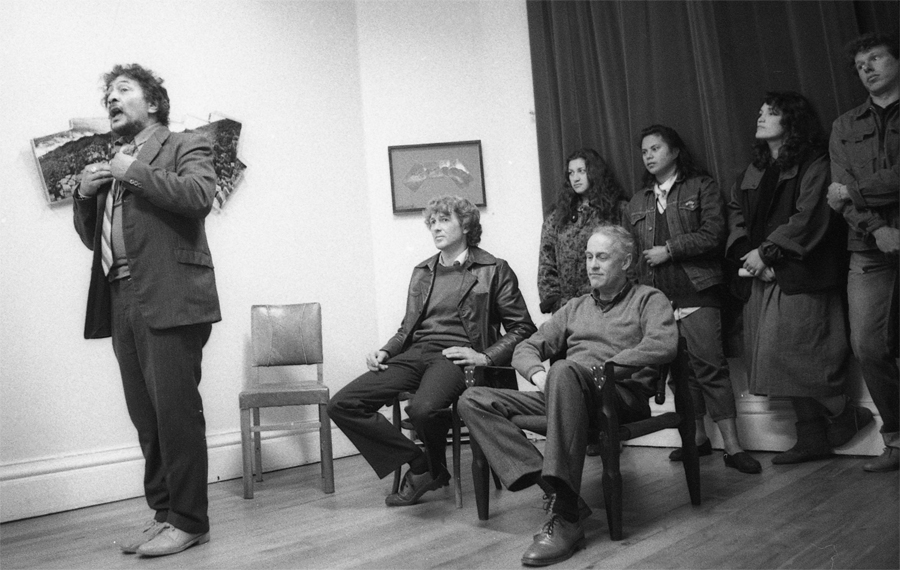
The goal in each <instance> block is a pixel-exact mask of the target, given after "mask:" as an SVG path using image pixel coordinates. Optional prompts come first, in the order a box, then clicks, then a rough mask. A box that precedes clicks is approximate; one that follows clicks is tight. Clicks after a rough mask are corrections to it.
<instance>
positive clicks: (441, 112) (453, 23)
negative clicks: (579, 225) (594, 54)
mask: <svg viewBox="0 0 900 570" xmlns="http://www.w3.org/2000/svg"><path fill="white" fill-rule="evenodd" d="M358 19H359V52H360V76H361V78H362V95H363V105H364V109H365V112H364V118H365V120H364V124H363V128H364V130H365V139H366V149H365V150H366V162H367V165H368V168H367V171H368V186H369V189H370V195H371V201H372V211H371V215H372V223H373V230H372V231H373V237H374V244H373V245H374V250H375V252H374V253H375V259H376V265H377V266H378V267H379V271H378V272H377V274H376V276H375V278H376V284H377V290H378V292H379V302H378V310H379V319H378V322H379V333H380V335H381V337H382V338H387V337H388V336H390V335H391V334H393V333H394V332H395V331H396V329H397V326H399V324H400V319H401V318H402V315H403V312H402V311H403V307H404V304H405V299H406V287H405V286H398V282H399V280H398V278H399V276H403V277H404V278H407V279H408V276H409V273H410V268H411V267H412V266H413V265H415V264H416V263H418V262H419V261H421V260H422V259H424V258H425V257H426V256H427V255H430V254H431V252H432V248H431V246H430V244H431V238H430V236H429V235H428V233H427V231H426V229H425V226H424V224H423V222H422V217H421V216H420V215H409V214H406V215H403V216H395V215H393V214H392V213H391V195H390V191H391V183H390V177H389V171H388V168H387V163H386V160H387V147H388V146H392V145H403V144H422V143H429V142H450V141H461V140H474V139H478V140H481V145H482V152H483V156H484V170H485V189H486V199H487V205H488V206H487V208H486V209H485V210H483V211H482V225H483V226H484V234H483V237H482V243H481V247H483V248H484V249H486V250H488V251H490V252H491V253H493V254H495V255H497V256H498V257H502V258H504V259H506V260H507V261H509V262H510V265H511V266H512V268H513V270H514V271H516V272H517V274H518V276H519V280H520V285H521V287H522V290H523V292H524V294H525V296H526V300H527V301H528V304H529V307H531V308H532V313H533V316H535V317H536V316H537V314H538V313H539V312H538V310H537V305H538V298H537V277H536V276H537V270H536V267H537V251H538V243H539V238H540V224H541V219H542V218H541V210H540V208H541V205H540V187H539V172H538V157H537V146H536V135H535V124H534V117H533V114H532V113H533V110H534V96H533V86H532V79H531V57H530V48H529V44H528V30H527V20H526V14H525V4H524V2H518V1H515V2H510V1H496V0H495V1H481V2H479V1H471V2H461V1H450V2H417V1H414V0H407V1H396V2H391V1H379V0H372V1H364V2H360V3H359V9H358Z"/></svg>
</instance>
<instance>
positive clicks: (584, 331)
mask: <svg viewBox="0 0 900 570" xmlns="http://www.w3.org/2000/svg"><path fill="white" fill-rule="evenodd" d="M677 348H678V329H677V327H676V326H675V318H674V316H673V314H672V306H671V304H670V303H669V300H668V299H667V298H666V296H665V295H663V294H662V292H661V291H659V290H657V289H654V288H652V287H648V286H646V285H634V286H632V287H630V288H629V290H628V291H626V292H625V293H624V294H623V295H622V296H621V298H619V299H618V302H616V303H614V304H612V305H610V306H607V307H605V308H601V306H600V305H599V304H598V303H597V301H596V300H595V298H594V296H593V294H588V295H582V296H581V297H576V298H574V299H572V300H570V301H569V302H568V303H566V304H565V305H564V306H563V307H562V308H561V309H560V310H559V311H557V312H556V313H554V314H553V316H552V317H551V318H550V320H548V321H547V322H545V323H544V324H543V325H541V327H540V328H539V329H538V331H537V332H536V333H534V334H533V335H532V336H531V337H530V338H528V339H526V340H524V341H522V342H521V343H520V344H519V345H518V346H517V347H516V350H515V352H514V353H513V359H512V365H513V367H515V369H516V370H517V371H518V372H519V373H520V374H521V375H522V376H524V377H525V378H527V379H529V380H530V379H531V377H532V376H533V375H534V374H535V373H536V372H538V371H539V370H544V366H543V364H542V363H543V361H544V360H546V359H548V358H550V357H551V356H553V355H554V354H558V353H559V352H561V351H562V350H563V349H565V351H566V360H569V361H572V362H575V363H577V364H580V365H582V366H584V367H586V368H591V367H593V366H597V367H602V366H603V364H604V363H605V362H607V361H610V360H611V361H613V362H615V363H616V364H620V365H622V366H654V365H659V364H664V363H666V362H670V361H671V360H672V359H674V358H675V353H676V351H677ZM620 381H621V382H623V383H624V384H638V386H635V388H639V389H640V391H642V392H643V393H644V394H646V395H648V396H650V395H652V394H653V393H654V387H653V380H652V378H650V377H648V375H646V374H635V375H634V376H633V377H632V378H624V379H621V380H620Z"/></svg>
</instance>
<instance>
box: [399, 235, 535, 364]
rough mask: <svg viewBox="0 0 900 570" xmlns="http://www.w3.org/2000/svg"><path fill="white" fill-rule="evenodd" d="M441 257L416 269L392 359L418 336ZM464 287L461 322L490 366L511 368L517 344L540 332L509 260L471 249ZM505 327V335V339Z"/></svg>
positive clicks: (460, 312) (460, 305)
mask: <svg viewBox="0 0 900 570" xmlns="http://www.w3.org/2000/svg"><path fill="white" fill-rule="evenodd" d="M439 256H440V254H437V255H434V256H433V257H430V258H428V259H426V260H425V261H423V262H422V263H420V264H418V265H416V267H415V269H413V273H412V278H411V279H410V281H409V294H408V295H407V297H406V315H405V316H404V318H403V322H402V324H401V325H400V329H399V330H398V331H397V334H395V335H394V336H393V337H392V338H391V340H389V341H388V342H387V344H385V345H384V347H382V350H384V351H385V352H387V353H388V354H389V355H391V356H395V355H397V354H400V353H401V352H403V351H405V350H406V349H407V348H409V346H410V344H412V338H413V332H415V330H416V328H417V327H418V326H419V324H420V323H421V321H422V318H423V317H424V315H425V308H426V307H427V306H428V298H429V296H430V295H431V289H432V287H433V286H434V276H435V271H434V268H435V266H436V265H437V263H438V258H439ZM462 289H463V291H464V292H463V295H462V299H461V300H460V302H459V305H458V310H459V319H460V321H462V324H463V327H464V328H465V330H466V334H468V336H469V341H470V342H471V343H472V348H473V349H475V350H476V351H478V352H481V353H484V354H485V355H487V357H488V363H489V364H493V365H496V366H506V365H508V364H509V362H510V361H511V360H512V354H513V350H514V349H515V347H516V345H517V344H519V343H520V342H521V341H523V340H525V339H526V338H528V337H529V336H531V335H532V333H534V331H536V330H537V327H535V326H534V323H533V322H532V320H531V315H530V314H529V313H528V307H527V306H526V305H525V299H524V298H523V297H522V292H521V291H519V282H518V279H517V278H516V274H515V273H514V272H513V270H512V269H511V268H510V267H509V264H508V263H506V261H504V260H502V259H497V258H496V257H494V256H493V255H491V254H490V253H488V252H486V251H484V250H483V249H480V248H477V247H470V248H469V255H468V258H467V259H466V262H465V274H464V276H463V286H462ZM501 325H502V326H503V329H504V331H505V334H504V335H502V336H501V335H500V326H501Z"/></svg>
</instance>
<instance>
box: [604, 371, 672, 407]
mask: <svg viewBox="0 0 900 570" xmlns="http://www.w3.org/2000/svg"><path fill="white" fill-rule="evenodd" d="M669 366H670V364H669V363H666V364H661V365H659V366H657V367H656V369H657V372H656V374H657V376H656V379H655V382H656V396H655V397H654V401H655V402H656V403H657V404H659V405H660V406H661V405H663V404H665V403H666V380H667V379H668V377H669ZM643 368H644V367H643V366H623V365H621V364H616V363H615V362H607V363H606V364H604V365H603V368H602V369H598V368H596V367H594V369H593V373H594V382H595V383H596V384H597V387H598V388H603V384H604V383H605V382H606V379H607V378H610V379H612V380H613V381H614V382H615V379H616V378H620V377H622V376H628V375H631V374H634V373H635V372H637V371H639V370H642V369H643Z"/></svg>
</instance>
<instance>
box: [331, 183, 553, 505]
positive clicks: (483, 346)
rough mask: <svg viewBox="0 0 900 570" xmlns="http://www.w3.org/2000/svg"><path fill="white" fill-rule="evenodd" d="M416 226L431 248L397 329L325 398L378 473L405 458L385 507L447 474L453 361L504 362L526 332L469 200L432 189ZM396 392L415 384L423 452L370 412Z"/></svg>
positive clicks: (512, 280) (522, 313) (520, 308)
mask: <svg viewBox="0 0 900 570" xmlns="http://www.w3.org/2000/svg"><path fill="white" fill-rule="evenodd" d="M425 225H426V226H428V229H429V230H430V231H431V235H432V238H433V239H434V245H435V247H437V249H438V253H437V255H434V256H432V257H430V258H429V259H427V260H425V261H423V262H422V263H420V264H418V265H417V266H416V267H415V268H414V269H413V274H412V279H411V280H410V284H409V293H408V295H407V299H406V316H405V317H404V318H403V322H402V324H401V325H400V329H399V330H398V331H397V334H395V335H394V337H393V338H391V340H389V341H388V343H387V344H386V345H384V347H382V348H381V349H380V350H376V351H374V352H372V353H370V354H369V355H368V356H367V357H366V365H367V366H368V368H369V371H368V372H366V373H365V374H363V375H362V376H360V377H359V378H357V379H356V380H354V381H352V382H350V383H349V384H348V385H347V386H345V387H344V388H343V389H341V390H340V391H339V392H338V393H337V394H335V395H334V397H333V398H332V399H331V402H330V403H329V404H328V415H329V416H330V417H331V419H332V421H334V423H335V424H337V426H338V427H339V428H341V430H342V431H343V432H344V433H345V434H346V435H347V437H348V438H349V439H350V441H351V442H353V445H355V446H356V448H357V449H359V451H360V453H362V455H363V457H365V458H366V461H368V462H369V465H371V466H372V468H373V469H374V470H375V473H376V474H377V475H378V476H379V477H382V478H383V477H385V476H387V475H389V474H390V473H391V472H393V471H394V470H396V469H397V468H398V467H400V466H402V465H403V464H404V463H408V464H409V469H408V470H407V472H406V473H405V474H404V476H403V482H402V484H401V486H400V489H399V491H398V492H397V493H394V494H391V495H388V497H387V498H386V499H385V502H386V504H387V506H389V507H399V506H407V505H412V504H415V503H416V502H417V501H418V500H419V498H420V497H421V496H422V495H423V494H424V493H426V492H427V491H432V490H435V489H438V488H440V487H442V486H444V485H447V483H448V482H449V480H450V473H449V472H448V471H447V467H446V462H447V460H446V455H445V448H446V438H447V432H448V430H449V429H450V422H449V419H447V418H445V417H443V415H442V414H441V413H440V411H441V410H443V409H444V408H447V407H448V406H450V405H451V404H452V403H453V402H454V401H456V399H457V398H458V397H459V395H460V394H462V393H463V390H465V389H466V384H465V377H464V374H463V369H462V367H463V366H468V365H485V364H494V365H507V364H509V361H510V359H511V358H512V353H513V349H514V348H515V347H516V345H517V344H518V343H519V342H521V341H522V340H524V339H526V338H528V337H529V336H530V335H531V334H532V333H533V332H534V331H535V326H534V323H533V322H532V321H531V316H530V315H529V313H528V308H527V307H526V306H525V300H524V299H523V298H522V293H521V292H520V291H519V285H518V280H517V279H516V274H515V273H514V272H513V270H512V269H511V268H510V267H509V265H508V264H507V263H506V262H505V261H504V260H502V259H497V258H496V257H494V256H493V255H491V254H489V253H488V252H486V251H484V250H483V249H480V248H478V247H477V246H478V243H479V242H480V240H481V222H480V215H479V212H478V209H477V208H476V207H475V206H474V205H473V204H472V203H471V202H469V201H468V200H466V199H464V198H459V197H455V196H444V197H440V198H435V199H433V200H431V202H429V203H428V207H427V208H426V209H425ZM501 326H502V327H503V329H504V333H505V334H503V335H502V336H501V334H500V327H501ZM401 392H415V393H416V395H415V397H414V398H413V399H412V400H411V403H410V405H409V406H408V407H407V410H406V411H407V413H408V414H409V419H410V421H411V422H412V424H413V425H414V426H415V430H416V433H417V434H418V436H419V437H420V438H421V440H422V441H423V442H424V444H425V449H426V452H427V453H423V452H422V450H420V449H419V447H418V446H417V445H416V444H415V443H413V442H412V441H411V440H410V439H409V438H407V437H406V436H404V435H403V434H402V433H400V431H398V430H397V428H396V427H394V426H393V425H392V424H391V423H390V422H389V421H388V420H387V419H386V418H385V417H384V416H383V415H381V414H380V413H379V412H378V410H379V409H380V408H382V407H384V406H385V405H388V404H390V403H391V402H393V400H394V398H395V397H396V396H397V395H398V394H400V393H401Z"/></svg>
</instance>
